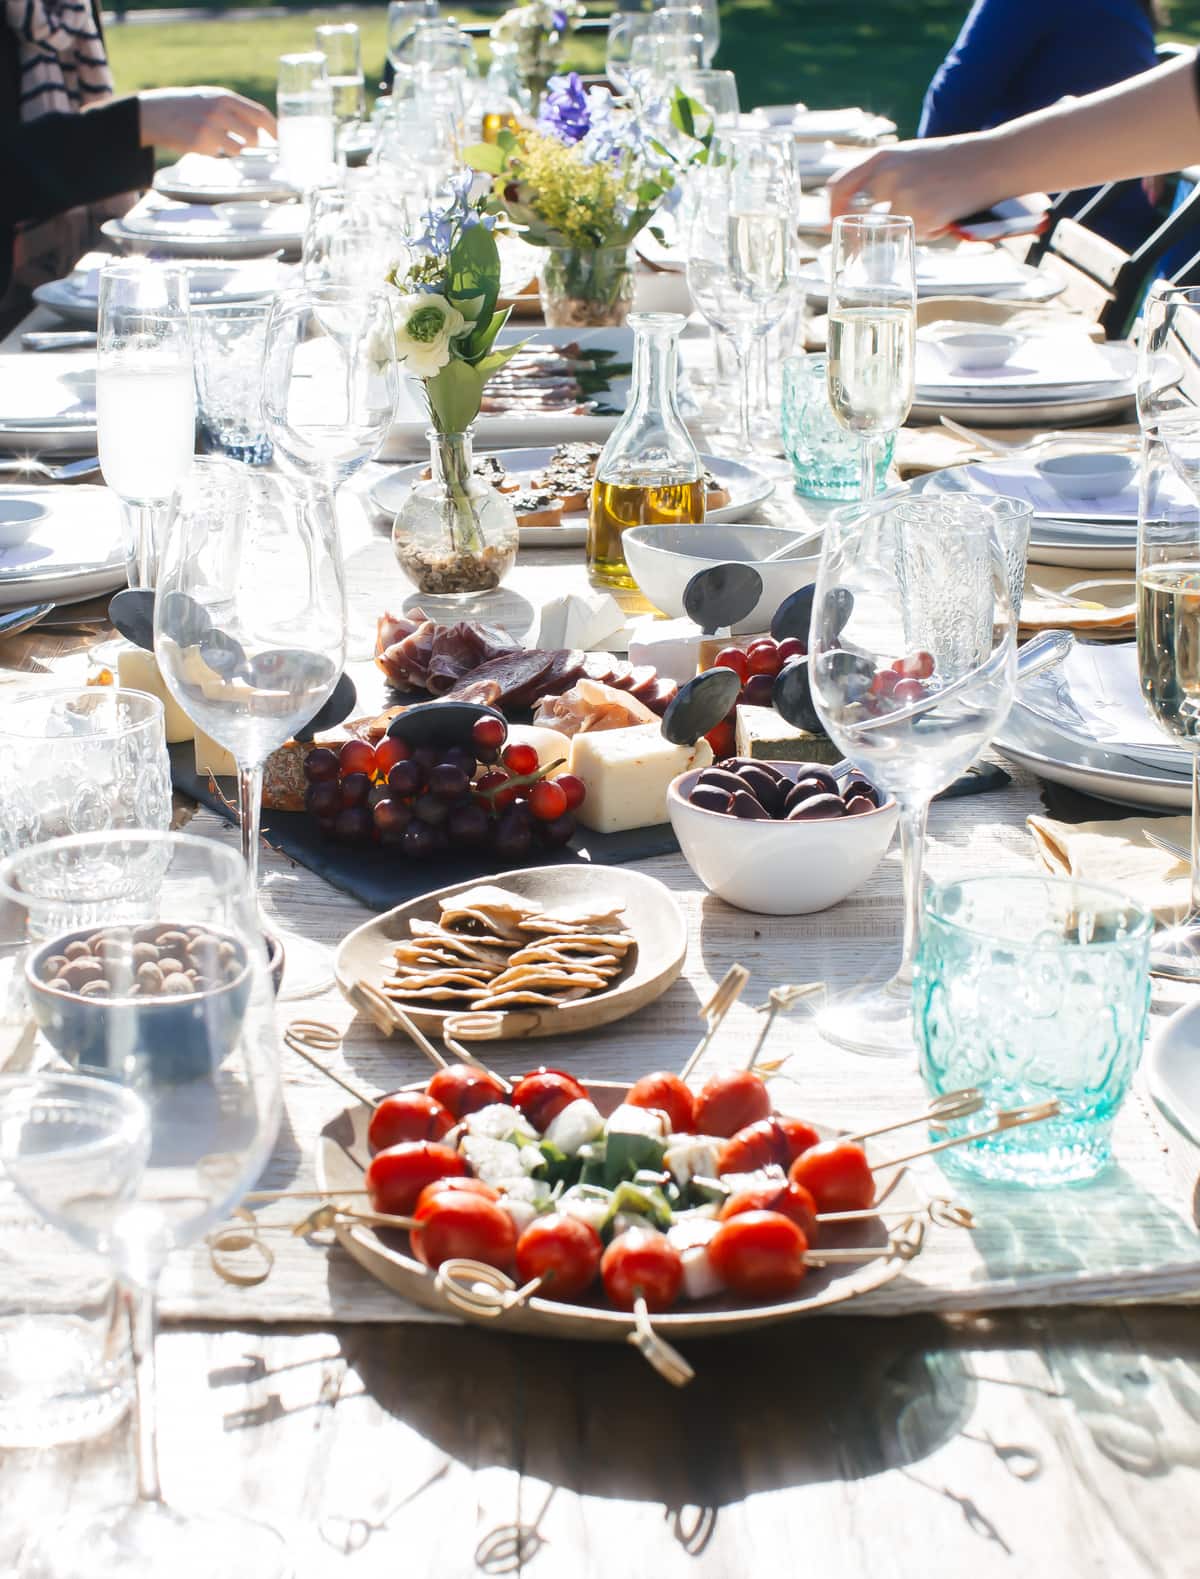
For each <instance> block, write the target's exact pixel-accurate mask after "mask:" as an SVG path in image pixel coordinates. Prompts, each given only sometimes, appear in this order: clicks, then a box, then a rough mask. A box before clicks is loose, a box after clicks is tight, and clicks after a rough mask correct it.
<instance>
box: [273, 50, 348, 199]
mask: <svg viewBox="0 0 1200 1579" xmlns="http://www.w3.org/2000/svg"><path fill="white" fill-rule="evenodd" d="M275 97H276V107H277V111H278V122H279V173H280V174H281V175H282V176H283V178H284V180H285V181H290V182H291V183H292V185H293V186H296V187H299V188H300V190H301V191H307V190H308V189H309V188H310V187H313V186H319V185H320V184H321V183H322V182H323V181H328V180H329V179H330V178H331V176H332V175H333V174H334V172H335V170H336V167H337V159H336V146H335V139H334V119H333V90H332V88H331V87H330V83H329V73H328V70H327V68H326V61H325V56H324V55H323V54H321V53H320V52H319V51H318V50H309V51H307V52H306V53H302V54H296V55H280V57H279V78H278V84H277V88H276V96H275Z"/></svg>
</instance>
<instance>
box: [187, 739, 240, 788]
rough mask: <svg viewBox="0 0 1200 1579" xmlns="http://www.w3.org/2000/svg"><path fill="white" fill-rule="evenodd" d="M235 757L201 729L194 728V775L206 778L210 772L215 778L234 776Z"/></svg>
mask: <svg viewBox="0 0 1200 1579" xmlns="http://www.w3.org/2000/svg"><path fill="white" fill-rule="evenodd" d="M237 770H238V765H237V759H236V758H235V757H234V756H233V755H232V753H231V752H228V751H226V749H225V747H224V746H219V745H218V744H217V742H216V741H215V740H214V739H213V738H212V737H211V736H210V735H206V734H205V733H204V731H203V730H202V729H197V730H196V776H197V777H198V778H206V777H207V776H208V774H210V773H212V774H214V775H215V776H216V777H217V778H219V779H221V778H236V777H237Z"/></svg>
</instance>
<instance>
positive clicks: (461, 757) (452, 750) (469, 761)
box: [442, 746, 477, 778]
mask: <svg viewBox="0 0 1200 1579" xmlns="http://www.w3.org/2000/svg"><path fill="white" fill-rule="evenodd" d="M476 760H477V759H476V757H475V755H474V753H473V752H470V751H468V750H467V748H466V747H465V746H450V747H448V748H447V749H446V750H445V751H443V752H442V761H443V762H445V763H448V764H449V765H450V766H451V767H455V768H461V769H462V771H463V772H464V773H465V774H466V775H467V777H468V778H470V777H471V775H472V774H473V773H474V771H475V763H476Z"/></svg>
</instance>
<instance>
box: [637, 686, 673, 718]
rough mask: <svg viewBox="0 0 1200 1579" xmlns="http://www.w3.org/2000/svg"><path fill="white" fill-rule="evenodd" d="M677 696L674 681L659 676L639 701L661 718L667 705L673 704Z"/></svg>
mask: <svg viewBox="0 0 1200 1579" xmlns="http://www.w3.org/2000/svg"><path fill="white" fill-rule="evenodd" d="M635 694H636V693H635ZM678 694H679V687H678V686H677V685H676V684H675V681H674V680H670V679H667V678H666V677H665V676H661V677H658V678H656V679H655V681H654V684H653V685H652V686H651V688H650V689H649V691H647V692H646V694H645V695H644V696H642V697H641V700H642V701H643V702H645V704H646V706H647V707H648V708H649V709H650V711H651V712H652V713H657V714H658V716H659V718H661V717H662V715H663V714H664V713H665V712H666V710H667V705H668V703H670V702H673V701H674V699H675V697H676V696H678Z"/></svg>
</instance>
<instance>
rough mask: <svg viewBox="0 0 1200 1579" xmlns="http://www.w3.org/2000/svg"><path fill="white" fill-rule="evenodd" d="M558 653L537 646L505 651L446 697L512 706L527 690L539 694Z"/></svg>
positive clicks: (492, 705) (534, 694)
mask: <svg viewBox="0 0 1200 1579" xmlns="http://www.w3.org/2000/svg"><path fill="white" fill-rule="evenodd" d="M557 656H558V654H557V653H556V652H542V651H539V650H537V649H534V650H533V651H531V652H526V651H523V650H522V651H520V652H510V653H503V654H502V655H501V656H500V657H498V658H492V659H490V660H489V661H488V662H487V663H484V664H481V665H480V666H479V668H477V669H475V670H473V671H472V673H470V674H469V675H467V677H466V679H465V680H463V681H461V682H460V683H459V684H458V685H456V686H455V687H454V688H453V690H450V691H447V692H446V696H447V698H448V699H449V700H450V701H452V702H482V703H484V704H485V705H486V706H488V707H504V706H506V705H509V704H510V701H511V698H512V697H513V696H514V695H519V694H520V693H521V692H522V691H525V690H527V691H528V693H529V695H530V696H536V695H537V694H538V685H539V683H540V681H541V680H542V679H543V677H544V676H545V675H546V674H547V673H548V672H549V670H550V666H551V664H553V662H554V660H555V658H556V657H557Z"/></svg>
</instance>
